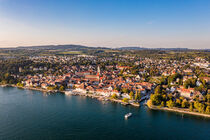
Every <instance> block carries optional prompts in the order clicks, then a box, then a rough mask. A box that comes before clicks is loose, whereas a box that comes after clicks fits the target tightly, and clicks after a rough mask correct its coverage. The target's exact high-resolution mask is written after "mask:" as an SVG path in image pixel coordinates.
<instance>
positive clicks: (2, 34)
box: [0, 0, 210, 49]
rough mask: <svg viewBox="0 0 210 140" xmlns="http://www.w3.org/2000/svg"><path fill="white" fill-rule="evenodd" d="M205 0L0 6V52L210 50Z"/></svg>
mask: <svg viewBox="0 0 210 140" xmlns="http://www.w3.org/2000/svg"><path fill="white" fill-rule="evenodd" d="M209 17H210V1H209V0H182V1H177V0H132V1H130V0H115V1H113V0H100V1H99V0H44V1H43V0H30V1H28V0H0V48H8V47H18V46H40V45H65V44H75V45H85V46H93V47H110V48H118V47H127V46H128V47H130V46H131V47H132V46H136V47H144V48H189V49H210V40H209V36H210V28H209V25H210V18H209Z"/></svg>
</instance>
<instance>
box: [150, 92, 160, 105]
mask: <svg viewBox="0 0 210 140" xmlns="http://www.w3.org/2000/svg"><path fill="white" fill-rule="evenodd" d="M150 99H151V101H152V104H153V105H159V104H160V103H161V95H160V94H151V95H150Z"/></svg>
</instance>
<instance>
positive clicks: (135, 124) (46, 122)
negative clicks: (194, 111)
mask: <svg viewBox="0 0 210 140" xmlns="http://www.w3.org/2000/svg"><path fill="white" fill-rule="evenodd" d="M128 112H132V113H133V116H132V117H131V118H129V119H128V120H125V119H124V115H125V114H126V113H128ZM209 138H210V119H207V118H202V117H198V116H190V115H184V116H182V115H181V114H177V113H172V112H164V111H154V110H153V111H152V110H149V109H148V108H146V107H144V106H141V107H140V108H135V107H131V106H123V105H120V104H117V103H111V102H107V103H105V104H104V103H102V102H101V101H98V100H96V99H91V98H87V97H79V96H65V95H64V94H59V93H57V94H43V93H42V92H39V91H31V90H23V89H18V88H12V87H7V88H0V139H8V140H15V139H20V140H45V139H46V140H47V139H50V140H55V139H59V140H63V139H71V140H74V139H78V140H83V139H84V140H93V139H96V140H107V139H108V140H112V139H113V140H118V139H119V140H124V139H125V140H130V139H133V140H134V139H142V140H145V139H155V140H159V139H160V140H163V139H170V140H173V139H174V140H175V139H185V140H186V139H189V140H193V139H201V140H204V139H209Z"/></svg>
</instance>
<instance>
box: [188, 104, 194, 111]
mask: <svg viewBox="0 0 210 140" xmlns="http://www.w3.org/2000/svg"><path fill="white" fill-rule="evenodd" d="M189 109H190V111H193V104H192V103H190V107H189Z"/></svg>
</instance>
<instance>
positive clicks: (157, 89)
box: [155, 85, 162, 94]
mask: <svg viewBox="0 0 210 140" xmlns="http://www.w3.org/2000/svg"><path fill="white" fill-rule="evenodd" d="M161 92H162V87H161V86H160V85H158V86H157V87H156V88H155V94H160V93H161Z"/></svg>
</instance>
